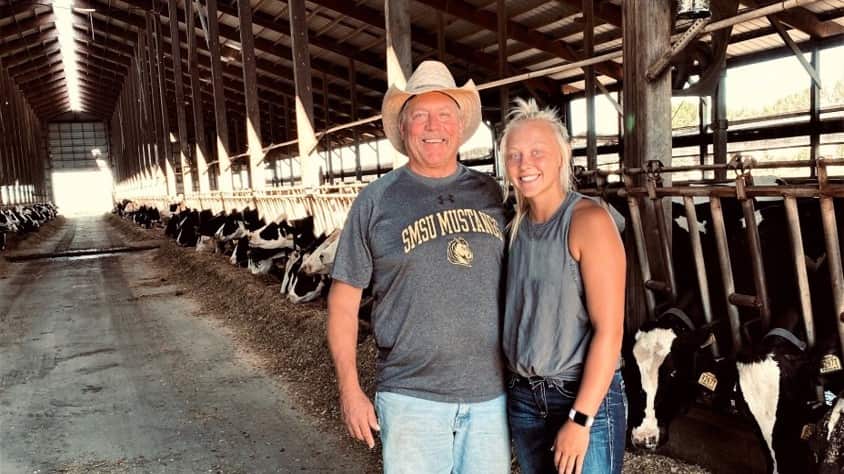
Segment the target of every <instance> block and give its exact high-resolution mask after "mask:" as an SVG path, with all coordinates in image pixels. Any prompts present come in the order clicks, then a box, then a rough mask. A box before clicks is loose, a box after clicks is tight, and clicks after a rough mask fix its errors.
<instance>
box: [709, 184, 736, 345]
mask: <svg viewBox="0 0 844 474" xmlns="http://www.w3.org/2000/svg"><path fill="white" fill-rule="evenodd" d="M709 207H710V212H711V213H712V228H713V230H714V233H715V244H716V248H717V250H718V265H719V266H720V268H721V283H722V285H723V287H724V295H725V296H726V298H725V303H726V305H727V319H728V320H729V323H730V334H731V335H732V343H733V344H732V350H733V354H736V353H737V352H738V351H740V350H741V347H742V341H741V320H740V319H739V312H738V307H737V306H736V305H735V303H734V302H733V300H731V298H730V297H731V296H732V295H733V294H735V283H734V282H733V267H732V265H731V263H730V248H729V246H728V244H727V231H726V229H725V227H724V213H723V211H722V209H721V198H720V197H717V196H712V198H711V199H710V202H709Z"/></svg>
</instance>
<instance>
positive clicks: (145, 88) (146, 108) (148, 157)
mask: <svg viewBox="0 0 844 474" xmlns="http://www.w3.org/2000/svg"><path fill="white" fill-rule="evenodd" d="M147 36H148V35H146V34H138V54H139V58H140V59H139V61H138V70H139V71H140V74H139V76H140V81H141V83H140V87H139V88H138V91H139V95H140V97H141V104H142V106H143V107H142V110H143V120H141V121H140V123H139V124H138V125H139V127H140V129H141V133H142V134H143V137H144V143H143V148H144V165H143V169H142V170H141V172H142V174H143V181H142V183H143V186H144V187H146V186H148V184H149V174H150V172H151V168H152V166H154V163H155V162H156V159H155V155H154V154H153V153H152V152H151V147H152V146H153V140H154V137H155V135H153V133H154V132H155V130H157V129H158V126H157V124H156V120H155V113H153V111H152V93H151V92H150V90H151V83H150V80H149V70H148V69H147V68H148V67H149V57H148V53H147ZM143 124H152V125H153V126H152V127H150V126H149V125H147V126H143Z"/></svg>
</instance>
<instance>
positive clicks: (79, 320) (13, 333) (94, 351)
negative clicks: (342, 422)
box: [0, 218, 367, 474]
mask: <svg viewBox="0 0 844 474" xmlns="http://www.w3.org/2000/svg"><path fill="white" fill-rule="evenodd" d="M122 245H125V243H124V241H123V239H122V238H121V236H120V234H119V233H117V232H116V231H115V230H114V228H112V227H111V226H109V225H108V224H107V223H106V221H105V220H104V219H103V218H77V219H68V220H67V221H66V224H65V225H64V228H63V229H61V230H60V231H59V232H57V233H56V234H55V236H54V237H53V238H51V239H48V240H46V241H44V242H42V243H41V244H40V245H39V247H38V248H37V249H29V250H28V251H27V253H30V254H31V253H32V252H44V253H50V252H63V251H68V250H83V249H92V248H96V249H108V248H113V247H118V246H122ZM153 254H154V251H142V252H132V253H122V254H110V255H109V254H106V255H93V256H82V257H59V258H50V259H38V260H29V261H25V262H20V263H5V264H2V265H0V473H3V474H12V473H33V472H154V473H158V472H174V473H188V472H227V473H228V472H244V473H245V472H250V473H252V472H344V473H355V472H366V470H367V469H366V466H367V463H366V461H365V460H364V459H363V457H362V456H363V455H362V454H361V455H360V456H361V457H360V458H359V457H358V454H357V451H356V452H352V453H350V452H348V451H349V450H347V449H343V443H342V441H341V440H339V439H338V438H337V437H336V435H334V434H330V433H324V432H321V431H319V430H318V429H316V428H314V425H313V423H312V422H311V421H312V420H310V419H309V418H308V415H306V414H304V412H303V410H301V409H300V407H297V406H296V404H295V403H294V402H292V401H291V400H292V399H291V397H290V396H289V394H288V393H286V392H285V389H284V388H283V387H282V386H281V385H280V384H279V383H278V382H277V381H275V380H273V379H271V378H270V377H268V376H267V375H265V374H264V373H263V372H262V371H261V370H259V369H257V368H256V367H255V366H254V365H253V364H250V363H249V362H248V357H246V356H244V355H243V354H242V353H240V352H239V351H238V350H237V349H236V346H235V345H234V344H233V341H232V338H231V334H230V333H229V332H228V330H226V329H225V328H223V327H221V326H220V325H219V324H218V323H215V322H214V321H213V319H212V318H198V317H195V316H194V315H195V314H197V313H198V312H199V305H198V302H197V301H195V300H193V299H191V298H190V297H189V296H188V295H187V294H186V293H185V292H184V289H183V288H180V287H179V286H178V285H176V284H173V283H172V282H170V281H168V280H167V279H166V277H165V274H164V272H163V270H161V269H158V268H155V267H154V266H153V265H152V264H151V261H152V255H153ZM324 396H331V397H333V396H334V394H333V393H331V394H324Z"/></svg>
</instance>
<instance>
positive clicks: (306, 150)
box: [288, 0, 322, 188]
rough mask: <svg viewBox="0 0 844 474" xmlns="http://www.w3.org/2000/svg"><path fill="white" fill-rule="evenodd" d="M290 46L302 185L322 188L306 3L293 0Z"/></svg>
mask: <svg viewBox="0 0 844 474" xmlns="http://www.w3.org/2000/svg"><path fill="white" fill-rule="evenodd" d="M288 5H289V8H290V46H291V48H290V49H292V50H293V76H294V78H295V82H296V133H297V136H298V139H299V142H298V145H299V159H300V160H301V163H302V166H301V169H302V184H303V185H304V186H305V187H306V188H315V187H318V186H319V185H320V181H321V178H322V176H321V175H322V171H321V170H320V167H319V163H318V162H317V153H316V148H317V139H316V133H315V131H314V97H313V89H312V88H313V85H312V83H311V58H310V54H309V53H308V24H307V14H306V12H305V0H290V1H289V2H288Z"/></svg>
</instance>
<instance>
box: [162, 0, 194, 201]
mask: <svg viewBox="0 0 844 474" xmlns="http://www.w3.org/2000/svg"><path fill="white" fill-rule="evenodd" d="M187 1H192V0H187ZM167 11H168V14H169V15H170V55H171V57H172V58H173V84H174V86H175V94H176V124H177V128H178V130H177V131H176V133H177V134H178V135H177V136H176V142H177V143H178V144H179V166H181V167H182V193H184V195H185V196H187V195H188V194H190V193H191V192H193V176H192V175H191V172H190V162H189V161H188V155H189V152H188V125H187V117H186V115H185V88H184V78H183V77H182V40H181V38H180V36H179V20H178V17H179V15H178V13H179V8H178V6H177V4H176V0H167ZM186 33H187V34H188V35H189V36H194V37H195V35H194V32H193V31H187V32H186Z"/></svg>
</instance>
